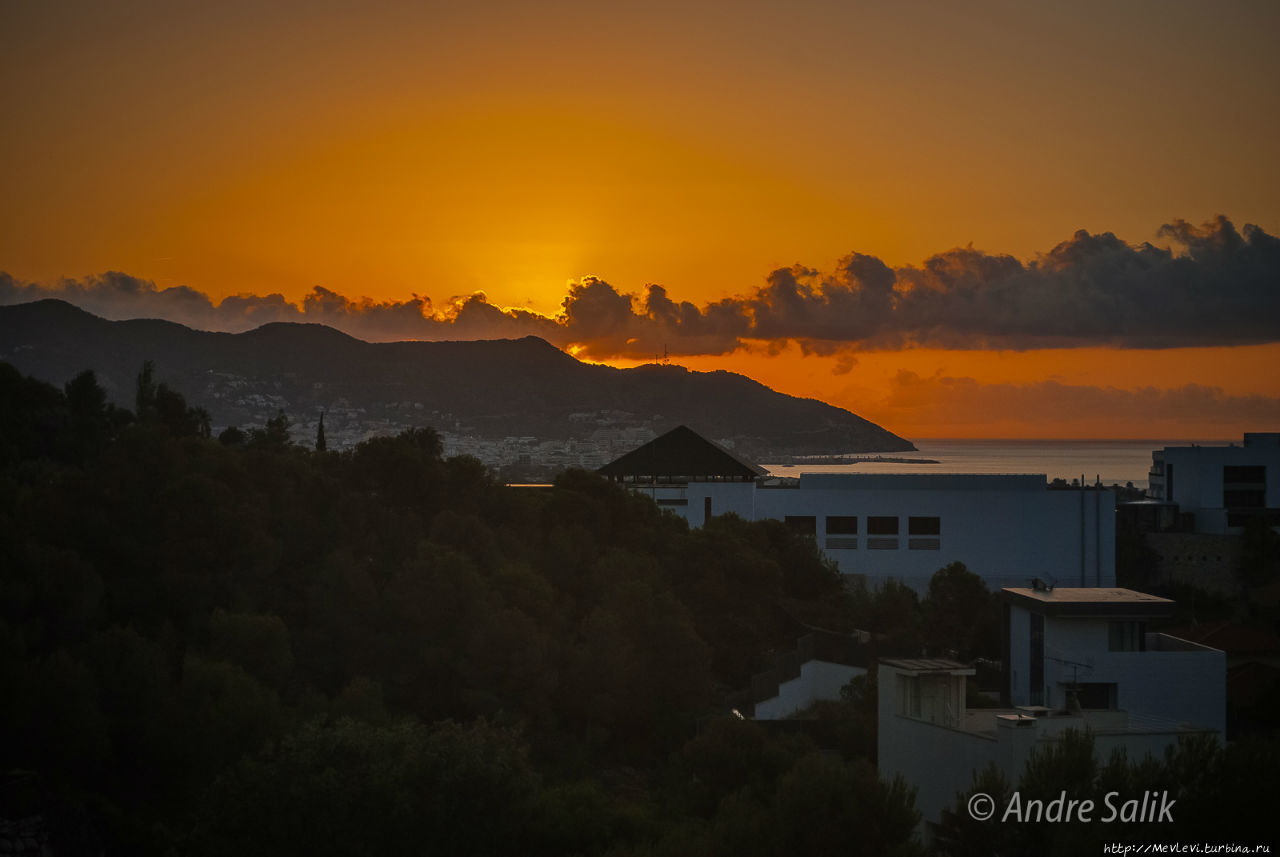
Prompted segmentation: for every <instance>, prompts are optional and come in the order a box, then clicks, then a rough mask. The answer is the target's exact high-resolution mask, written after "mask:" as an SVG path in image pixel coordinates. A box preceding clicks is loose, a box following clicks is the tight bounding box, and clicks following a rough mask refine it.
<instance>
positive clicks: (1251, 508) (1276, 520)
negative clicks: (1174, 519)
mask: <svg viewBox="0 0 1280 857" xmlns="http://www.w3.org/2000/svg"><path fill="white" fill-rule="evenodd" d="M1148 486H1149V487H1148V488H1147V494H1148V495H1149V496H1150V497H1151V499H1152V500H1157V501H1160V502H1163V503H1175V504H1177V509H1178V513H1179V514H1180V515H1182V516H1186V517H1187V518H1189V519H1190V521H1191V526H1190V527H1186V529H1190V530H1191V531H1194V532H1197V533H1218V534H1226V533H1237V532H1239V531H1240V530H1239V528H1240V527H1242V526H1244V522H1245V521H1246V520H1248V519H1249V518H1250V517H1253V516H1255V515H1265V516H1266V517H1267V519H1268V520H1269V521H1270V522H1271V525H1272V526H1273V527H1275V526H1280V432H1249V433H1246V434H1245V436H1244V441H1243V443H1240V444H1234V443H1233V444H1231V445H1229V446H1202V445H1193V446H1166V447H1165V448H1164V449H1157V450H1155V451H1154V452H1153V453H1152V454H1151V472H1150V474H1149V476H1148Z"/></svg>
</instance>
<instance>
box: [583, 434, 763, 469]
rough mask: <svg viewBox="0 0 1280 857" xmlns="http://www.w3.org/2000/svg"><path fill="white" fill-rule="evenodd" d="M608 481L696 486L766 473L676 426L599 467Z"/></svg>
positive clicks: (722, 448)
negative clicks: (642, 481)
mask: <svg viewBox="0 0 1280 857" xmlns="http://www.w3.org/2000/svg"><path fill="white" fill-rule="evenodd" d="M598 472H599V473H601V474H603V475H605V476H608V477H610V478H611V479H642V478H643V479H650V478H653V479H657V480H660V481H667V482H670V481H681V480H684V481H690V482H699V481H704V480H707V479H731V480H741V481H749V480H752V479H755V478H756V477H758V476H765V475H767V474H768V471H767V470H765V469H764V468H763V467H759V466H757V465H755V464H749V463H747V462H745V461H743V460H742V459H740V458H738V457H737V456H736V455H734V454H733V453H732V452H730V451H729V450H727V449H725V448H724V447H723V446H721V445H720V444H718V443H715V442H713V441H709V440H707V439H706V438H705V437H703V436H702V435H700V434H698V433H697V432H695V431H694V430H693V429H691V428H689V427H688V426H677V427H675V428H673V429H672V430H671V431H669V432H667V433H666V434H664V435H662V436H660V437H655V438H654V439H653V440H651V441H649V442H648V443H646V444H645V445H644V446H641V447H639V448H637V449H633V450H631V451H630V452H628V453H627V454H626V455H624V456H622V457H621V458H617V459H614V460H613V461H611V462H609V463H608V464H606V465H605V466H604V467H601V468H600V470H599V471H598Z"/></svg>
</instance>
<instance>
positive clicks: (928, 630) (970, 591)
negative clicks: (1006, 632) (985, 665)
mask: <svg viewBox="0 0 1280 857" xmlns="http://www.w3.org/2000/svg"><path fill="white" fill-rule="evenodd" d="M923 606H924V617H925V639H926V641H927V643H928V645H929V649H930V651H932V652H938V653H943V652H954V653H955V657H957V658H959V659H960V660H963V661H969V660H971V659H973V658H975V657H978V656H986V657H996V656H997V655H998V654H999V653H998V651H997V650H998V648H999V645H1000V635H999V626H998V624H997V622H998V615H997V613H996V602H995V599H994V598H993V597H992V595H991V593H990V592H988V591H987V585H986V584H985V583H983V581H982V578H981V577H979V576H978V575H976V574H974V573H973V572H972V571H969V569H968V568H966V567H965V564H964V563H962V562H953V563H950V564H948V565H947V566H945V567H943V568H940V569H938V571H937V572H936V573H935V574H934V575H933V577H932V578H931V579H930V580H929V594H928V596H927V597H926V598H925V601H924V605H923Z"/></svg>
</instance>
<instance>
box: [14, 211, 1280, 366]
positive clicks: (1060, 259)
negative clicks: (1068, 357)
mask: <svg viewBox="0 0 1280 857" xmlns="http://www.w3.org/2000/svg"><path fill="white" fill-rule="evenodd" d="M1157 236H1158V238H1160V239H1166V240H1168V241H1169V242H1171V243H1172V245H1173V247H1172V249H1166V248H1162V247H1157V246H1155V245H1153V244H1151V243H1149V242H1144V243H1142V244H1138V245H1131V244H1128V243H1126V242H1124V241H1122V240H1121V239H1119V238H1117V237H1116V236H1115V235H1113V234H1112V233H1109V232H1104V233H1101V234H1096V235H1095V234H1090V233H1088V232H1086V231H1083V230H1082V231H1079V232H1077V233H1076V234H1075V235H1074V236H1072V237H1071V238H1070V239H1068V240H1066V241H1063V242H1062V243H1060V244H1058V245H1057V246H1056V247H1054V248H1053V249H1052V250H1050V251H1048V252H1047V253H1042V254H1040V255H1038V256H1037V257H1036V258H1034V259H1032V260H1030V261H1027V262H1023V261H1020V260H1018V259H1015V258H1014V257H1012V256H1008V255H993V254H990V253H986V252H984V251H981V250H976V249H974V248H973V247H971V246H970V247H966V248H956V249H953V250H948V251H946V252H943V253H938V254H936V255H934V256H931V257H930V258H928V259H926V260H925V261H924V262H923V263H922V264H921V265H919V266H906V267H901V268H892V267H890V266H888V265H886V264H885V263H884V262H883V261H881V260H880V259H878V258H876V257H875V256H869V255H864V254H861V253H851V254H850V255H848V256H846V257H844V258H843V259H841V260H839V262H838V263H837V264H836V266H835V268H834V270H832V271H828V272H824V271H820V270H818V269H814V268H809V267H805V266H802V265H795V266H792V267H790V268H779V269H778V270H775V271H773V272H772V273H770V274H769V275H768V276H767V277H766V278H765V282H764V285H762V286H758V287H756V288H755V289H754V290H752V291H748V292H747V293H745V294H742V295H738V296H735V297H730V298H725V299H723V300H719V301H714V302H711V303H707V304H703V305H701V306H698V305H695V304H693V303H690V302H689V301H678V300H676V299H674V298H672V297H671V296H670V295H669V294H668V292H667V289H666V288H665V287H663V286H660V285H649V286H646V287H645V289H644V291H643V293H642V294H638V295H637V294H629V293H626V292H623V291H620V290H619V289H617V288H615V287H614V286H612V285H610V284H609V283H608V282H606V281H604V280H601V279H597V278H594V277H588V278H585V279H582V280H579V281H576V282H573V283H570V285H569V289H568V294H567V295H566V296H565V298H564V300H563V302H562V304H561V310H560V313H559V314H558V315H557V316H555V317H548V316H543V315H539V314H537V313H533V312H529V311H527V310H521V309H506V308H502V307H498V306H495V305H494V304H491V303H489V301H488V299H487V298H486V297H485V295H484V294H483V293H475V294H472V295H466V296H459V297H450V298H448V299H447V300H444V301H443V302H441V303H440V304H433V303H432V301H431V299H430V298H428V297H425V296H418V295H414V296H412V297H411V298H409V299H407V300H400V301H376V300H372V299H369V298H356V299H353V298H350V297H346V296H344V295H342V294H339V293H338V292H335V291H332V290H330V289H327V288H324V287H321V286H316V287H315V288H314V289H312V291H311V293H310V294H308V295H307V296H306V297H305V298H304V299H303V300H302V301H301V302H300V303H294V302H291V301H288V300H286V299H285V298H284V297H283V296H282V295H280V294H269V295H236V296H234V297H228V298H225V299H223V300H222V301H221V302H218V303H215V302H214V301H212V300H211V299H210V298H209V296H208V295H206V294H204V293H202V292H199V291H197V290H195V289H191V288H188V287H186V286H178V287H175V288H164V289H161V288H157V287H156V285H155V284H154V283H151V282H149V281H146V280H140V279H138V278H135V277H132V276H129V275H128V274H123V273H118V272H109V273H106V274H100V275H95V276H90V277H86V278H84V279H81V280H74V279H64V280H60V281H58V282H56V283H53V284H37V283H29V282H20V281H18V280H16V279H15V278H14V277H12V276H10V275H8V274H4V273H0V304H12V303H21V302H25V301H31V300H39V299H41V298H48V297H57V298H62V299H64V300H66V301H68V302H70V303H73V304H76V305H77V306H80V307H81V308H83V309H85V310H88V311H89V312H92V313H95V314H97V315H101V316H104V317H106V318H112V319H123V318H139V317H148V318H165V319H169V320H171V321H176V322H179V323H181V324H185V325H188V326H191V327H196V328H201V329H205V330H220V331H228V332H239V331H243V330H248V329H251V328H254V327H257V326H259V325H261V324H265V323H267V322H272V321H288V322H316V323H320V324H327V325H330V326H332V327H335V328H338V329H339V330H342V331H344V332H346V333H349V334H351V335H353V336H357V337H359V338H361V339H366V340H370V341H387V340H400V339H428V340H440V339H492V338H503V337H520V336H526V335H530V334H532V335H535V336H540V337H542V338H544V339H546V340H548V341H550V342H552V343H554V344H556V345H558V346H560V347H562V348H569V347H572V348H573V349H574V351H575V353H578V354H580V355H582V356H587V357H592V358H597V359H606V358H610V357H625V358H639V359H645V358H651V357H653V356H654V355H656V354H662V353H664V352H667V353H670V354H672V355H715V354H725V353H728V352H731V351H734V350H735V349H737V348H739V347H741V346H742V345H743V344H744V343H748V342H757V343H758V342H759V341H765V342H774V343H777V342H783V341H788V340H789V341H794V342H797V343H799V344H800V346H801V347H802V348H803V349H805V351H806V352H813V353H819V354H835V353H838V352H845V351H847V350H849V349H851V348H863V349H881V348H882V349H894V348H902V347H907V346H912V345H918V346H928V347H936V348H949V349H987V348H999V349H1013V350H1027V349H1037V348H1063V347H1085V346H1110V347H1120V348H1173V347H1187V346H1210V345H1247V344H1259V343H1268V342H1276V341H1280V239H1277V238H1276V237H1274V236H1272V235H1269V234H1268V233H1266V232H1265V231H1263V230H1262V229H1260V228H1259V227H1256V226H1253V225H1246V226H1245V227H1244V229H1243V230H1239V231H1238V230H1237V229H1236V228H1235V226H1234V225H1233V224H1232V223H1231V221H1230V220H1228V219H1227V218H1226V217H1223V216H1219V217H1217V218H1216V219H1214V220H1212V221H1210V222H1208V223H1206V224H1204V225H1202V226H1194V225H1192V224H1190V223H1187V222H1186V221H1183V220H1175V221H1173V222H1172V223H1168V224H1165V225H1164V226H1162V227H1160V229H1159V230H1158V232H1157ZM842 365H843V364H842ZM849 365H852V364H851V363H850V364H849ZM845 371H848V370H847V368H846V369H845Z"/></svg>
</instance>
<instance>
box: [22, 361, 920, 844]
mask: <svg viewBox="0 0 1280 857" xmlns="http://www.w3.org/2000/svg"><path fill="white" fill-rule="evenodd" d="M160 371H161V370H159V369H157V368H155V367H152V366H151V365H150V364H148V365H147V366H145V367H143V370H142V372H140V373H139V377H138V385H137V394H136V401H135V405H136V408H137V410H136V413H133V414H131V413H130V412H128V411H126V410H123V409H120V408H117V407H115V406H113V405H111V404H110V403H109V402H108V400H107V397H106V395H105V393H104V391H103V390H102V389H101V387H100V386H99V385H98V384H97V381H96V380H95V378H94V376H93V375H92V373H84V374H82V375H80V376H77V377H76V378H75V379H73V380H72V381H71V382H69V383H68V384H67V386H66V388H65V389H63V390H59V389H57V388H55V387H52V386H49V385H47V384H42V383H40V382H37V381H33V380H31V379H28V378H23V377H21V376H20V375H19V374H18V373H16V372H15V371H14V370H13V369H12V368H11V367H8V366H5V365H0V687H3V688H5V699H6V704H5V705H3V706H0V736H3V737H2V738H0V740H2V741H3V744H2V745H0V771H13V770H24V771H29V772H33V776H35V777H37V778H38V779H39V780H40V781H41V782H42V783H43V784H44V785H43V786H42V787H41V788H42V789H43V790H44V791H43V792H41V793H42V794H45V795H46V796H45V798H42V800H45V801H46V803H50V802H51V803H52V804H56V805H57V806H60V807H62V808H63V810H65V809H66V807H75V808H78V809H79V810H81V811H83V813H85V814H86V817H88V818H90V819H91V820H92V826H93V827H94V828H95V829H97V830H98V831H100V833H101V836H102V838H103V840H104V841H105V843H106V845H107V847H108V850H109V851H112V852H114V851H120V850H127V849H129V850H134V851H137V852H140V853H166V852H171V851H185V852H195V853H264V854H265V853H272V854H275V853H328V852H332V853H403V852H404V851H405V850H408V849H407V847H406V846H407V844H408V843H413V842H421V841H424V839H425V840H429V841H431V842H434V843H438V844H439V848H440V849H444V850H447V852H448V853H476V854H482V853H503V852H504V851H508V852H509V848H504V846H503V843H509V842H511V841H516V840H519V841H523V842H527V843H528V847H527V849H526V850H528V851H530V852H531V853H544V854H563V853H582V854H587V853H603V852H605V851H607V850H610V849H613V850H614V853H627V852H628V851H629V850H634V851H635V852H637V853H670V854H684V853H712V852H716V851H722V850H723V849H724V848H725V847H727V845H726V843H728V842H729V841H730V839H732V838H733V837H732V836H730V834H729V832H728V831H730V830H731V829H732V828H733V824H732V823H731V822H732V820H733V819H735V818H737V815H736V814H737V813H740V812H742V811H744V809H746V808H751V811H752V812H759V813H763V815H760V816H759V817H760V818H762V819H763V818H768V819H771V821H769V824H770V825H771V829H773V830H775V831H785V830H794V831H797V832H798V831H801V830H803V831H805V835H806V836H809V837H810V838H812V839H813V841H814V842H815V843H820V842H831V843H834V842H836V841H838V840H840V839H841V838H842V837H843V836H844V835H845V833H847V831H848V830H850V829H852V828H853V827H854V826H856V825H857V823H858V819H860V818H870V814H872V813H883V812H884V811H885V810H884V807H885V806H886V803H885V802H886V801H888V802H889V804H891V805H892V806H893V807H895V809H894V813H896V814H895V815H893V816H891V818H892V819H893V822H892V824H886V826H885V827H884V832H883V836H884V837H886V838H885V839H884V841H885V842H887V843H890V844H895V843H896V844H899V845H902V846H903V847H909V843H910V842H911V837H912V827H913V821H912V818H913V816H912V812H913V810H912V809H911V801H910V796H909V794H907V793H905V792H902V791H901V790H897V791H895V790H893V788H894V787H890V786H883V785H881V784H880V783H879V781H878V779H877V778H876V777H875V774H874V771H873V770H872V769H870V768H868V767H866V765H865V763H863V764H862V765H861V766H859V765H857V764H855V762H854V761H852V760H849V761H844V760H835V761H832V760H829V759H823V758H821V757H812V758H810V756H811V754H812V753H813V752H814V747H813V746H812V744H809V743H807V742H806V741H805V740H803V739H785V740H784V739H779V738H775V737H771V736H769V735H768V734H766V733H763V732H756V733H753V737H751V739H750V740H751V741H754V742H756V743H757V744H759V746H760V753H761V754H762V757H764V758H770V759H773V761H772V762H767V763H762V764H761V765H760V766H759V767H757V768H756V773H755V774H753V779H752V783H753V784H754V785H751V786H750V787H749V788H748V789H747V791H745V792H744V791H743V788H744V786H743V785H742V784H737V785H735V784H733V783H732V782H727V781H725V782H722V784H721V785H720V786H717V787H715V790H714V791H712V792H708V791H707V790H706V788H705V787H703V786H701V785H699V784H698V782H699V779H698V776H699V775H698V774H696V773H694V770H695V769H696V768H697V765H695V764H694V762H693V760H695V759H697V758H698V757H699V754H700V753H702V751H700V750H698V749H697V746H698V745H697V742H698V741H703V740H708V739H706V738H705V736H704V738H698V737H696V736H697V734H698V729H697V724H698V723H699V722H703V723H706V722H709V721H707V719H706V718H707V717H708V716H709V715H714V714H715V713H717V712H723V711H726V710H727V708H728V706H727V705H726V704H725V702H724V700H725V698H726V695H727V694H729V693H730V692H732V691H735V690H738V689H741V688H743V687H745V686H747V685H748V684H749V681H750V677H751V675H752V674H753V673H754V672H756V671H758V670H760V669H762V668H763V667H764V666H765V665H767V664H768V663H769V661H770V658H771V657H772V653H773V652H775V651H779V650H782V649H785V648H790V647H791V646H793V645H794V642H795V638H796V636H797V635H798V634H799V633H800V632H801V630H802V629H801V627H800V625H799V624H798V623H797V621H796V616H797V615H799V616H801V617H802V618H803V616H804V614H805V613H806V611H812V613H813V615H820V614H828V613H830V612H831V611H832V610H833V605H838V604H841V603H843V600H844V598H845V596H844V594H843V591H842V589H841V587H840V583H839V579H838V575H837V574H836V573H835V571H834V569H833V568H832V567H831V566H830V564H829V563H827V562H826V561H824V560H823V558H822V557H821V556H820V555H819V554H818V553H817V551H816V549H815V548H814V546H813V544H812V541H811V540H805V539H802V538H800V537H797V536H795V535H794V534H792V533H791V532H790V531H789V530H788V529H787V528H786V527H784V526H782V525H780V524H776V523H773V522H763V523H748V522H745V521H741V520H738V519H736V518H733V517H731V516H725V517H721V518H718V519H716V520H715V521H714V522H713V523H712V524H711V525H709V526H707V527H705V528H702V529H699V530H690V529H689V528H688V526H687V525H686V524H685V523H684V521H683V520H681V519H679V518H677V517H674V516H672V515H670V514H669V513H665V512H663V511H662V510H660V509H659V508H658V507H657V506H656V505H655V504H654V503H653V502H652V501H651V500H649V499H647V498H644V497H641V496H638V495H636V494H633V493H631V492H628V491H626V490H623V489H622V488H619V487H618V486H615V485H612V484H610V483H608V482H606V481H604V480H602V479H599V478H597V477H596V476H594V475H593V474H589V473H583V472H573V471H570V472H567V473H564V474H562V475H561V476H560V477H559V478H558V480H557V481H556V484H555V485H554V487H552V488H551V489H549V490H522V489H511V488H506V487H504V486H503V485H501V484H499V483H498V482H496V481H495V480H494V479H493V478H492V477H491V476H490V475H489V474H488V473H487V472H486V471H485V469H484V468H483V467H482V466H480V464H479V463H478V462H476V461H474V460H473V459H468V458H452V459H445V458H443V457H442V455H441V445H440V439H439V437H438V435H437V434H436V433H435V432H434V431H432V430H431V429H429V428H421V429H415V430H413V431H409V432H405V433H404V434H401V435H399V436H396V437H382V438H375V439H372V440H369V441H366V442H364V443H362V444H360V445H358V446H356V447H355V448H354V449H351V450H348V451H344V452H340V453H339V452H333V451H325V450H313V449H308V448H303V447H300V446H296V445H293V444H291V443H289V441H288V431H287V429H288V417H287V416H286V415H284V414H281V415H279V416H277V417H276V418H274V419H273V420H271V422H270V423H269V424H268V425H267V426H266V427H265V428H261V429H254V430H249V431H242V430H239V429H236V430H226V431H223V432H222V433H221V434H220V435H219V437H218V439H216V440H215V439H212V438H211V437H210V434H211V432H210V430H209V425H208V417H207V415H205V414H203V413H202V412H199V411H197V410H193V409H191V408H188V407H187V406H186V403H185V401H184V400H183V398H182V396H181V394H180V393H178V392H176V391H174V390H171V389H170V388H168V387H167V386H166V385H165V384H164V382H163V381H162V380H160V379H159V374H158V373H159V372H160ZM711 722H714V721H711ZM748 725H749V724H748ZM717 728H718V727H717ZM750 728H752V729H758V727H754V726H751V727H750ZM691 741H692V742H694V744H693V745H689V742H691ZM686 745H689V746H692V747H693V749H689V750H687V751H686V749H684V748H686ZM704 755H705V754H704ZM691 765H693V767H692V768H691V767H690V766H691ZM703 770H704V773H705V774H706V775H707V776H711V777H712V779H713V780H714V779H715V777H714V775H713V774H712V772H711V770H710V769H705V768H704V769H703ZM814 778H817V781H818V782H821V783H825V784H826V785H824V786H823V787H822V788H823V790H824V796H823V800H824V801H825V803H824V804H823V806H826V807H828V808H829V809H830V808H839V809H840V812H841V813H843V814H848V815H847V816H846V815H841V817H840V818H831V819H829V824H830V825H832V826H831V828H830V829H829V830H827V829H825V828H823V829H816V830H815V829H813V826H814V825H815V824H817V823H818V821H819V820H820V819H819V816H821V815H822V813H818V812H817V810H816V809H815V808H813V807H810V806H808V802H809V799H810V798H809V793H810V792H812V790H813V789H814V788H815V786H814V785H813V784H812V782H811V781H813V780H814ZM885 789H889V791H888V792H886V791H884V790H885ZM827 791H830V794H826V792H827ZM46 793H47V794H46ZM815 813H817V814H816V815H815ZM268 818H269V819H271V823H270V824H268V823H266V819H268ZM888 819H889V817H886V822H887V821H888ZM819 827H821V825H819ZM842 831H843V832H842ZM735 835H736V834H735ZM777 835H778V834H776V833H775V834H771V836H774V838H773V839H770V842H777V841H778V840H777V838H776V836H777ZM726 837H728V838H726ZM445 843H447V844H448V847H447V848H445ZM815 847H816V845H815ZM895 847H896V845H895ZM770 848H774V850H775V851H777V853H783V852H782V851H781V850H780V849H781V846H780V845H778V846H776V847H775V846H770ZM442 853H443V851H442Z"/></svg>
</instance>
